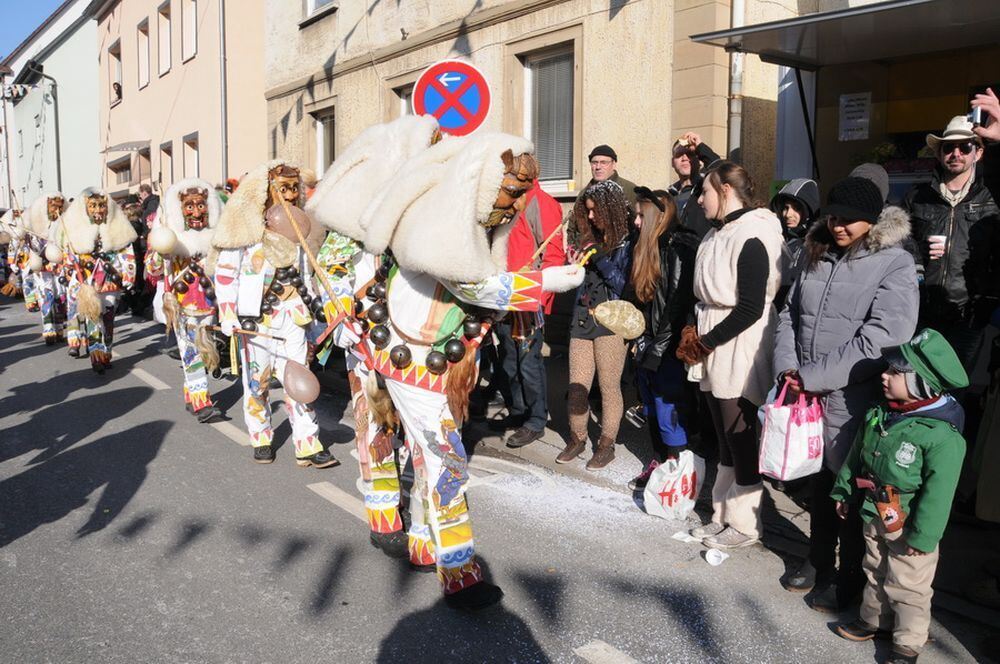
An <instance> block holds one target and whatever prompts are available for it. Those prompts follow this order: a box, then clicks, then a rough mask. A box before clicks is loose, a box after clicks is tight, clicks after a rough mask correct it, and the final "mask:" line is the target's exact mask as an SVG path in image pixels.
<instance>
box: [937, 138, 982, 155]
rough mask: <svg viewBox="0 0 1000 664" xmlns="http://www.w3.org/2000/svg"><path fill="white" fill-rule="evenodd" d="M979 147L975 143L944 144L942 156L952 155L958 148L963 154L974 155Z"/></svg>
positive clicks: (942, 145)
mask: <svg viewBox="0 0 1000 664" xmlns="http://www.w3.org/2000/svg"><path fill="white" fill-rule="evenodd" d="M978 147H979V145H978V144H977V143H976V142H975V141H962V142H961V143H942V144H941V154H951V153H952V152H954V151H955V148H958V150H959V152H961V153H962V154H972V152H973V151H975V150H976V149H977V148H978Z"/></svg>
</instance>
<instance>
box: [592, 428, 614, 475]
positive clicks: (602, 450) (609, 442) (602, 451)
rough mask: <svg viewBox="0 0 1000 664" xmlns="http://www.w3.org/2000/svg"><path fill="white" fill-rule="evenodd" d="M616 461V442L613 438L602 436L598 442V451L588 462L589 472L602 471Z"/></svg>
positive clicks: (595, 451)
mask: <svg viewBox="0 0 1000 664" xmlns="http://www.w3.org/2000/svg"><path fill="white" fill-rule="evenodd" d="M614 460H615V441H614V439H612V438H606V437H604V436H601V439H600V440H598V441H597V449H596V450H594V456H592V457H590V461H588V462H587V470H600V469H601V468H604V467H605V466H607V465H608V464H609V463H611V462H612V461H614Z"/></svg>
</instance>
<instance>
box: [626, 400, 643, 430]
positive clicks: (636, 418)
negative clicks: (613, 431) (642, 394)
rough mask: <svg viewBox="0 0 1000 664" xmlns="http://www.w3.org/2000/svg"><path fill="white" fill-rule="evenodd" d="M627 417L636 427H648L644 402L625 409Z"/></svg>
mask: <svg viewBox="0 0 1000 664" xmlns="http://www.w3.org/2000/svg"><path fill="white" fill-rule="evenodd" d="M625 419H626V420H628V423H629V424H631V425H632V426H634V427H635V428H636V429H645V428H646V407H645V406H643V405H642V404H639V405H637V406H632V407H631V408H629V409H628V410H626V411H625Z"/></svg>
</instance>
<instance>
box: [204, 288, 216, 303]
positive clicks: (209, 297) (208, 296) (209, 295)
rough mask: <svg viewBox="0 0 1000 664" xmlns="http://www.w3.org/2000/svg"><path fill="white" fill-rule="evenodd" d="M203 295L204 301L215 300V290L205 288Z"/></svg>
mask: <svg viewBox="0 0 1000 664" xmlns="http://www.w3.org/2000/svg"><path fill="white" fill-rule="evenodd" d="M204 293H205V299H206V300H214V299H215V289H214V288H206V289H205V290H204Z"/></svg>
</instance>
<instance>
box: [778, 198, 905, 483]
mask: <svg viewBox="0 0 1000 664" xmlns="http://www.w3.org/2000/svg"><path fill="white" fill-rule="evenodd" d="M909 234H910V220H909V215H907V214H906V212H904V211H903V210H902V209H901V208H898V207H895V206H888V207H886V208H885V209H884V210H883V211H882V214H881V216H880V217H879V220H878V222H877V223H876V224H875V226H873V227H872V229H871V231H870V232H869V234H868V237H867V238H865V239H864V240H863V241H862V242H861V244H860V245H859V246H857V247H856V248H855V249H854V250H853V251H849V252H847V253H845V254H843V255H839V256H838V255H837V254H836V253H834V252H832V251H830V250H829V247H831V246H833V240H832V237H831V235H830V232H829V230H828V229H827V226H826V224H816V225H814V226H813V228H812V229H810V231H809V234H808V235H807V236H806V244H805V248H804V253H805V256H804V258H806V261H807V267H806V268H805V269H804V270H803V271H802V273H801V274H800V275H799V277H798V279H796V281H795V284H794V285H793V286H792V291H791V293H790V294H789V297H788V302H787V304H786V306H785V308H784V309H782V311H781V315H780V317H779V319H778V329H777V333H776V337H775V353H774V371H775V376H776V377H777V376H780V375H781V374H783V373H785V372H787V371H793V370H794V371H798V372H799V376H800V377H801V379H802V384H803V386H804V388H805V390H806V391H807V392H810V393H815V394H819V395H822V402H823V424H824V443H825V458H824V462H825V464H826V466H827V467H828V468H829V469H830V470H832V471H833V472H834V473H836V472H837V471H838V470H839V469H840V466H841V465H842V464H843V462H844V459H845V458H847V453H848V452H849V451H850V449H851V444H852V443H853V440H854V434H855V433H856V432H857V429H858V426H859V425H860V424H861V420H862V418H863V417H864V414H865V411H866V410H867V409H869V408H871V407H872V406H873V405H874V404H875V403H876V402H877V401H878V400H879V399H880V398H881V397H882V394H881V379H880V377H879V376H880V374H881V372H882V368H883V366H884V365H883V362H882V359H881V356H882V349H884V348H886V347H889V346H897V345H899V344H902V343H905V342H906V341H909V340H910V339H911V338H912V337H913V333H914V331H915V330H916V326H917V310H918V306H919V290H918V287H917V273H916V268H915V266H914V263H913V257H912V255H911V254H910V253H909V252H908V251H906V250H905V249H903V247H902V246H901V245H902V242H903V241H904V239H905V238H906V237H907V236H908V235H909ZM814 252H815V253H820V252H821V256H820V257H819V258H818V259H816V260H815V261H814V262H813V263H812V264H811V265H809V263H808V261H809V259H808V257H809V256H810V255H814Z"/></svg>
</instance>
